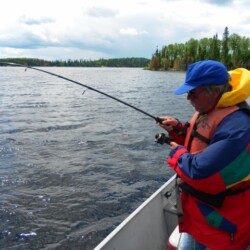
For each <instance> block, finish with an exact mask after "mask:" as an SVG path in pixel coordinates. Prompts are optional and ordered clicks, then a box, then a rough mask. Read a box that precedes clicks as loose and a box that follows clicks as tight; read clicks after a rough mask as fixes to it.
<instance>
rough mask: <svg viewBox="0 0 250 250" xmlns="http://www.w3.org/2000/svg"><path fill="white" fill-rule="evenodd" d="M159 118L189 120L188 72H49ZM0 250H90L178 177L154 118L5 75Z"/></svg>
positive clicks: (65, 87) (51, 80)
mask: <svg viewBox="0 0 250 250" xmlns="http://www.w3.org/2000/svg"><path fill="white" fill-rule="evenodd" d="M44 69H45V70H49V71H51V72H54V73H56V74H61V75H63V76H65V77H68V78H71V79H74V80H76V81H79V82H81V83H83V84H87V85H89V86H91V87H94V88H98V89H99V90H102V91H104V92H107V93H109V94H111V95H114V96H116V97H118V98H121V99H122V100H124V101H126V102H129V103H130V104H132V105H135V106H137V107H138V108H141V109H143V110H145V111H146V112H148V113H150V114H152V115H154V116H160V115H170V116H175V117H180V118H183V119H184V120H186V119H188V118H189V117H190V115H191V112H192V108H191V107H190V106H189V105H187V102H186V98H185V96H180V97H177V98H175V97H174V95H173V94H172V91H173V89H175V88H176V87H177V86H178V85H179V84H180V83H181V82H182V81H183V80H184V77H185V74H184V73H177V72H151V71H144V70H142V69H127V68H122V69H121V68H44ZM0 84H1V90H0V110H1V113H0V134H1V137H0V248H1V249H86V250H87V249H93V247H94V246H96V245H97V244H98V243H99V242H100V241H101V240H102V239H103V238H104V237H105V236H106V235H107V234H108V233H109V232H110V231H111V230H112V229H114V228H115V226H117V225H118V224H119V223H120V222H121V221H122V220H123V219H124V218H125V217H126V216H128V214H129V213H131V212H132V211H133V210H134V209H135V208H136V207H137V206H138V205H140V204H141V203H142V202H143V201H144V200H145V199H146V198H147V197H149V196H150V195H151V194H152V193H153V192H154V191H155V190H156V189H157V188H158V187H160V186H161V185H162V184H163V183H164V182H165V181H166V180H167V179H168V178H169V177H170V176H171V175H172V172H171V171H170V170H169V169H168V168H167V166H166V164H165V159H166V157H167V153H168V146H167V145H164V146H162V145H158V144H156V143H155V142H154V136H155V134H156V133H158V132H164V131H162V130H161V129H160V128H159V127H158V126H157V125H156V124H155V121H154V120H153V119H151V118H150V117H147V116H145V115H143V114H141V113H138V112H137V111H135V110H133V109H131V108H129V107H126V106H124V105H122V104H119V103H118V102H115V101H114V100H112V99H108V98H107V97H104V96H102V95H100V94H98V93H95V92H93V91H91V90H87V91H86V92H85V93H84V94H83V95H82V92H83V91H84V88H82V87H80V86H78V85H75V84H73V83H70V82H67V81H64V80H62V79H60V78H56V77H53V76H51V75H47V74H43V73H40V72H37V71H33V70H31V69H28V70H27V71H26V72H25V71H24V68H11V67H0Z"/></svg>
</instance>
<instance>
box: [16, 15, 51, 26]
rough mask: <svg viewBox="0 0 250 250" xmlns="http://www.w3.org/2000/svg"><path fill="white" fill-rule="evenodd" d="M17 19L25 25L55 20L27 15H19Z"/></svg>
mask: <svg viewBox="0 0 250 250" xmlns="http://www.w3.org/2000/svg"><path fill="white" fill-rule="evenodd" d="M19 21H20V22H21V23H24V24H27V25H40V24H47V23H53V22H55V20H54V19H53V18H50V17H27V16H22V17H20V18H19Z"/></svg>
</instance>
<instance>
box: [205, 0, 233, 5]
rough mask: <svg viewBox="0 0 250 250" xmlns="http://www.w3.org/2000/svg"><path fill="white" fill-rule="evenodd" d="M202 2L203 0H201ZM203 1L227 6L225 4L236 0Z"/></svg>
mask: <svg viewBox="0 0 250 250" xmlns="http://www.w3.org/2000/svg"><path fill="white" fill-rule="evenodd" d="M201 2H202V0H201ZM203 2H207V3H210V4H214V5H220V6H225V5H231V4H232V3H233V2H234V0H219V1H218V0H205V1H204V0H203Z"/></svg>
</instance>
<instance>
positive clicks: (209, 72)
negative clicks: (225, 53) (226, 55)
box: [174, 60, 229, 95]
mask: <svg viewBox="0 0 250 250" xmlns="http://www.w3.org/2000/svg"><path fill="white" fill-rule="evenodd" d="M228 81H229V74H228V72H227V68H226V67H225V66H224V64H222V63H220V62H217V61H213V60H204V61H199V62H195V63H192V64H190V65H189V66H188V69H187V73H186V80H185V82H184V83H183V84H182V85H181V86H180V87H179V88H178V89H176V90H175V91H174V94H176V95H181V94H184V93H187V92H188V91H190V90H192V89H195V88H197V87H199V86H201V85H207V84H218V85H220V84H226V83H227V82H228Z"/></svg>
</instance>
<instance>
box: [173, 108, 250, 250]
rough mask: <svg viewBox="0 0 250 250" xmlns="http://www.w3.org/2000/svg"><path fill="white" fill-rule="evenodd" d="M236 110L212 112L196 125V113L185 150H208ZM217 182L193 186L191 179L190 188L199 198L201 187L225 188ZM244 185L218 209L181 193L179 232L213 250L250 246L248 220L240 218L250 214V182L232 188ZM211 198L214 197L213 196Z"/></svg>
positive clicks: (215, 179)
mask: <svg viewBox="0 0 250 250" xmlns="http://www.w3.org/2000/svg"><path fill="white" fill-rule="evenodd" d="M238 109H239V108H238V107H237V106H233V107H228V108H223V109H215V110H213V111H212V112H210V113H209V114H206V115H205V116H203V117H201V118H200V121H199V123H198V125H197V119H199V118H198V116H199V114H198V113H195V114H194V116H193V118H192V119H191V122H190V127H189V128H188V130H187V135H186V138H185V144H184V146H185V147H186V148H187V149H188V151H189V152H190V153H191V154H197V153H199V152H201V151H202V150H203V149H205V148H206V147H207V145H208V143H209V141H210V139H211V137H212V135H213V133H214V131H215V130H216V128H217V126H218V125H219V124H220V122H221V121H222V120H223V119H224V118H225V117H226V116H227V115H229V114H231V113H232V112H235V111H236V110H238ZM249 157H250V144H249ZM242 164H244V162H242ZM239 167H240V166H239ZM249 167H250V166H249ZM177 173H178V171H177ZM218 180H219V177H218V175H217V174H215V175H214V176H212V177H209V178H204V179H199V180H198V181H197V180H196V181H194V182H193V183H192V180H191V179H190V183H192V187H191V186H189V187H191V189H192V190H193V191H196V189H195V186H196V185H197V188H198V189H199V190H198V194H200V192H199V191H200V189H202V188H201V187H202V186H204V187H206V186H207V185H210V186H211V183H214V186H215V187H216V188H215V189H214V192H217V191H218V190H217V188H218V187H217V186H221V189H223V188H225V187H222V185H224V184H223V183H219V182H221V180H220V181H218ZM243 182H244V187H245V186H247V187H248V188H245V189H244V187H243V188H242V189H241V190H242V191H240V192H237V191H235V194H233V193H231V194H230V195H225V196H224V198H223V200H222V202H223V203H222V202H221V204H220V206H219V207H216V206H213V205H211V204H209V200H210V199H209V198H206V199H207V201H208V202H207V201H206V199H205V201H204V200H203V199H202V198H203V197H201V199H199V198H200V197H199V198H197V196H194V195H193V194H192V195H191V194H190V193H189V192H185V190H184V191H183V192H181V201H182V207H183V218H182V220H181V221H179V228H180V231H181V232H188V233H190V234H191V235H193V237H195V239H196V240H198V241H199V242H200V243H202V244H204V245H205V246H207V247H209V248H210V249H212V250H221V249H226V250H243V249H244V247H245V246H246V244H249V245H250V231H249V224H248V222H249V220H246V218H245V217H244V216H243V215H247V214H248V212H249V211H250V201H249V199H250V189H249V185H250V180H248V181H246V180H242V181H240V182H238V183H236V184H235V185H234V187H233V188H234V190H237V188H240V187H242V183H243ZM217 184H218V185H217ZM210 189H211V188H210ZM212 189H213V188H212ZM192 190H191V191H192ZM238 190H240V189H238ZM201 191H204V190H201ZM226 191H228V190H226ZM212 192H213V191H212ZM191 193H192V192H191ZM210 195H211V196H213V194H210ZM201 196H202V193H201ZM211 196H210V197H211ZM208 197H209V196H208Z"/></svg>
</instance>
